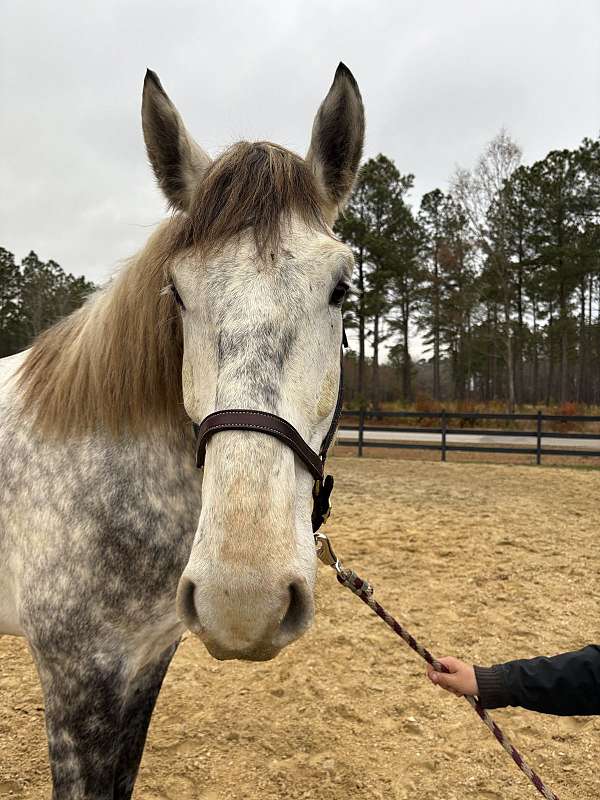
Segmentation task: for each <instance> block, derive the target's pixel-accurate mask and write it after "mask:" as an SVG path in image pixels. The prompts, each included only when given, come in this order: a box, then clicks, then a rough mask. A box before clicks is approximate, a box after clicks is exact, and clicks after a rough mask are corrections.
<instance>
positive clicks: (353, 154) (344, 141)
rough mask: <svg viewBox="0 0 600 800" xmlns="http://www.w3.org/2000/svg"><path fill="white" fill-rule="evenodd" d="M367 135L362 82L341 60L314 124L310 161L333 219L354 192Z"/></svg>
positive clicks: (327, 212) (307, 159) (328, 215)
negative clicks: (353, 188) (359, 83)
mask: <svg viewBox="0 0 600 800" xmlns="http://www.w3.org/2000/svg"><path fill="white" fill-rule="evenodd" d="M364 138H365V110H364V107H363V102H362V98H361V96H360V91H359V89H358V84H357V83H356V80H355V79H354V75H353V74H352V73H351V72H350V70H349V69H348V67H347V66H346V65H345V64H342V63H341V62H340V64H339V66H338V68H337V70H336V72H335V77H334V79H333V83H332V84H331V88H330V89H329V92H328V94H327V97H326V98H325V100H323V102H322V103H321V106H320V107H319V110H318V111H317V116H316V117H315V121H314V123H313V129H312V138H311V142H310V148H309V150H308V153H307V156H306V161H307V163H308V164H309V166H310V167H311V169H312V170H313V172H314V174H315V175H316V176H317V179H318V180H319V182H320V184H321V189H322V191H323V194H324V197H325V205H326V208H325V212H326V216H327V218H328V221H331V222H333V221H334V220H335V218H336V217H337V215H338V213H339V211H340V207H341V206H343V204H344V202H345V201H346V200H347V198H348V195H349V194H350V192H351V191H352V186H353V185H354V180H355V178H356V174H357V172H358V166H359V164H360V159H361V156H362V149H363V142H364Z"/></svg>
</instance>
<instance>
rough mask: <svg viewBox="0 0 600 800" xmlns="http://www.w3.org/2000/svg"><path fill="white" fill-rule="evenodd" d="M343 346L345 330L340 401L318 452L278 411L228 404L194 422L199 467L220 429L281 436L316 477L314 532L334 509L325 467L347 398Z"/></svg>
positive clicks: (345, 342)
mask: <svg viewBox="0 0 600 800" xmlns="http://www.w3.org/2000/svg"><path fill="white" fill-rule="evenodd" d="M344 347H348V340H347V339H346V331H345V330H344V331H343V338H342V347H341V348H340V382H339V388H338V396H337V402H336V405H335V410H334V412H333V417H332V419H331V425H330V426H329V430H328V431H327V434H326V435H325V438H324V439H323V442H322V444H321V449H320V451H319V453H316V452H315V451H314V450H313V449H312V447H309V445H308V444H307V443H306V442H305V441H304V439H303V438H302V436H301V435H300V434H299V433H298V431H297V430H296V428H294V426H293V425H291V424H290V423H289V422H287V421H286V420H285V419H283V418H282V417H278V416H277V415H276V414H270V413H269V412H267V411H254V410H252V409H244V408H226V409H223V410H222V411H215V412H214V413H213V414H209V415H208V416H206V417H204V419H203V420H202V422H201V423H200V424H199V425H198V424H196V423H193V425H194V432H195V434H196V437H197V442H196V466H197V467H199V468H200V467H203V466H204V459H205V457H206V446H207V445H208V440H209V439H210V437H211V436H213V435H214V434H215V433H218V432H219V431H231V430H244V431H256V432H257V433H265V434H267V436H273V437H274V438H276V439H279V441H281V442H283V443H284V444H286V445H287V446H288V447H289V448H290V449H291V450H293V451H294V453H295V454H296V455H297V456H298V458H299V459H300V460H301V461H302V462H303V463H304V465H305V466H306V468H307V469H308V471H309V472H310V474H311V475H312V476H313V478H314V481H315V482H314V485H313V510H312V526H313V532H314V531H317V530H318V529H319V528H320V527H321V525H322V524H323V523H324V522H326V521H327V519H328V517H329V514H330V513H331V504H330V502H329V498H330V496H331V492H332V489H333V477H332V476H331V475H327V476H325V473H324V468H325V459H326V458H327V452H328V450H329V448H330V446H331V442H332V441H333V437H334V436H335V431H336V429H337V426H338V423H339V421H340V416H341V413H342V402H343V399H344V369H343V366H344Z"/></svg>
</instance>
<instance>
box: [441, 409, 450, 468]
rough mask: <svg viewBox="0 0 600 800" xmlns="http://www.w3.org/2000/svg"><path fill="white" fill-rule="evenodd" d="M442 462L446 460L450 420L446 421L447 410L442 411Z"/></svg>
mask: <svg viewBox="0 0 600 800" xmlns="http://www.w3.org/2000/svg"><path fill="white" fill-rule="evenodd" d="M441 416H442V461H445V460H446V430H447V428H448V420H447V419H446V411H445V409H444V410H443V411H442V415H441Z"/></svg>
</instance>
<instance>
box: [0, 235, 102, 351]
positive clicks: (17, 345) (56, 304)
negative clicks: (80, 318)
mask: <svg viewBox="0 0 600 800" xmlns="http://www.w3.org/2000/svg"><path fill="white" fill-rule="evenodd" d="M95 288H96V287H95V286H94V284H93V283H91V282H90V281H87V280H86V279H85V278H83V277H79V278H76V277H75V276H74V275H70V274H69V273H66V272H65V271H64V270H63V269H62V267H60V265H59V264H57V263H56V261H52V260H50V261H47V262H44V261H40V259H39V258H38V257H37V255H36V254H35V253H34V252H33V250H32V251H31V252H30V253H29V255H28V256H25V258H24V259H23V260H22V261H21V263H20V264H17V263H16V261H15V257H14V255H13V253H11V252H9V251H8V250H6V249H5V248H3V247H0V358H1V357H4V356H9V355H12V354H13V353H17V352H18V351H19V350H23V349H24V348H26V347H28V346H29V344H31V342H32V340H33V339H34V338H35V337H36V336H37V335H38V334H39V333H41V332H42V331H43V330H45V329H46V328H48V327H49V326H50V325H52V324H53V323H54V322H56V321H58V320H59V319H61V318H62V317H64V316H66V315H67V314H70V313H71V311H74V310H75V309H76V308H79V306H80V305H81V304H82V303H83V301H84V300H85V298H86V297H87V295H88V294H90V292H92V291H94V289H95Z"/></svg>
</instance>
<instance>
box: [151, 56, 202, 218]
mask: <svg viewBox="0 0 600 800" xmlns="http://www.w3.org/2000/svg"><path fill="white" fill-rule="evenodd" d="M142 128H143V131H144V141H145V143H146V150H147V152H148V158H149V159H150V163H151V164H152V169H153V170H154V174H155V175H156V180H157V181H158V184H159V186H160V188H161V189H162V190H163V192H164V194H165V196H166V198H167V200H168V201H169V205H171V206H172V207H173V208H179V209H181V210H183V211H187V210H189V208H190V206H191V201H192V198H193V195H194V192H195V190H196V187H197V186H198V183H199V182H200V181H201V180H202V176H203V175H204V172H205V171H206V169H207V167H208V166H209V164H210V158H209V157H208V155H207V154H206V153H205V152H204V150H202V148H201V147H200V146H199V145H198V144H196V142H195V141H194V140H193V139H192V137H191V136H190V135H189V133H188V132H187V131H186V129H185V125H184V124H183V120H182V119H181V117H180V116H179V112H178V111H177V109H176V108H175V106H174V105H173V103H172V102H171V100H170V99H169V97H168V95H167V93H166V92H165V90H164V89H163V87H162V84H161V82H160V80H159V78H158V75H157V74H156V73H155V72H152V70H151V69H149V70H146V77H145V79H144V92H143V95H142Z"/></svg>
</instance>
